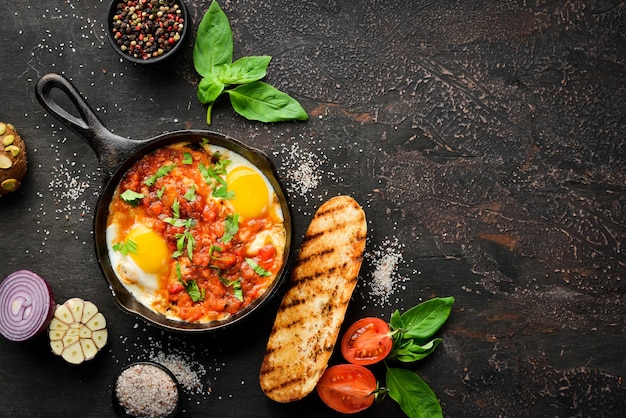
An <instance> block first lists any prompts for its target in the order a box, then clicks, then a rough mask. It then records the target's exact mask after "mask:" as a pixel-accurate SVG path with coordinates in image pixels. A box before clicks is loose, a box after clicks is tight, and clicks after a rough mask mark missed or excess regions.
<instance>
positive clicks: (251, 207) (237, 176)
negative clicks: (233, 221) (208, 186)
mask: <svg viewBox="0 0 626 418" xmlns="http://www.w3.org/2000/svg"><path fill="white" fill-rule="evenodd" d="M226 182H227V183H228V189H229V190H231V191H233V192H235V198H234V199H231V200H230V202H231V203H232V205H233V207H234V208H235V212H237V213H238V214H239V215H241V216H243V217H244V218H258V217H259V216H261V215H263V214H264V213H265V212H266V211H267V206H268V205H269V191H268V189H267V184H266V183H265V180H263V178H262V177H261V175H260V174H259V173H257V172H256V171H255V170H253V169H252V168H250V167H246V166H237V167H235V168H233V169H232V170H231V171H229V172H228V174H227V175H226Z"/></svg>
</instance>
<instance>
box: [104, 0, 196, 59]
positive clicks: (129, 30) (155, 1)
mask: <svg viewBox="0 0 626 418" xmlns="http://www.w3.org/2000/svg"><path fill="white" fill-rule="evenodd" d="M189 27H190V25H189V24H188V11H187V7H186V6H185V3H184V2H183V1H182V0H113V2H112V3H111V6H110V7H109V13H108V16H107V33H108V38H109V41H110V43H111V45H112V46H113V49H114V50H115V51H116V52H117V53H118V54H119V55H120V56H121V57H122V58H124V59H126V60H128V61H131V62H134V63H137V64H154V63H157V62H162V61H163V60H165V59H167V58H169V57H171V56H172V55H174V54H175V52H176V51H177V50H178V49H180V47H181V45H182V44H183V43H184V41H185V39H186V38H187V34H188V33H189Z"/></svg>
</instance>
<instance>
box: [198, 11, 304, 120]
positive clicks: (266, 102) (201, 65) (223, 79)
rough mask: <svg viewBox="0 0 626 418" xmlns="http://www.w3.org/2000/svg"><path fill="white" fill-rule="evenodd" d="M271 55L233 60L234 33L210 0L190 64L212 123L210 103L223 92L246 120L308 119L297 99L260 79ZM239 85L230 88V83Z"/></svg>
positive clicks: (199, 96) (208, 117)
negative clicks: (196, 73)
mask: <svg viewBox="0 0 626 418" xmlns="http://www.w3.org/2000/svg"><path fill="white" fill-rule="evenodd" d="M271 59H272V57H270V56H265V55H263V56H249V57H243V58H240V59H238V60H236V61H234V62H233V33H232V30H231V27H230V23H229V21H228V17H227V16H226V14H225V13H224V11H223V10H222V8H221V7H220V6H219V4H218V3H217V1H215V0H214V1H212V2H211V5H210V6H209V10H208V11H207V12H206V13H205V15H204V17H203V18H202V21H201V22H200V25H199V26H198V33H197V36H196V41H195V44H194V48H193V64H194V67H195V69H196V71H197V72H198V74H200V75H201V76H202V80H200V83H199V84H198V99H199V100H200V103H202V104H206V105H208V108H207V124H209V125H210V124H211V111H212V109H213V104H214V103H215V101H216V100H217V98H218V97H219V96H221V95H222V94H223V93H225V94H228V96H229V97H230V101H231V104H232V106H233V109H235V111H236V112H237V113H239V114H240V115H242V116H243V117H245V118H247V119H249V120H257V121H260V122H280V121H288V120H307V119H308V118H309V116H308V115H307V113H306V111H305V110H304V109H303V108H302V106H301V105H300V103H298V101H297V100H295V99H294V98H292V97H291V96H289V95H288V94H286V93H284V92H282V91H280V90H278V89H277V88H275V87H273V86H271V85H269V84H267V83H264V82H262V81H260V80H261V79H262V78H264V77H265V75H266V72H267V67H268V66H269V63H270V60H271ZM235 85H236V86H238V87H235V88H231V87H232V86H235Z"/></svg>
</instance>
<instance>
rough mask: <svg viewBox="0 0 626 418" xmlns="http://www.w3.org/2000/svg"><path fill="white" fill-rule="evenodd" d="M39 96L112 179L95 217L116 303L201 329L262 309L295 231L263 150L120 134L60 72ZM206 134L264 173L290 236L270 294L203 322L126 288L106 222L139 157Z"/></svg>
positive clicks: (183, 136)
mask: <svg viewBox="0 0 626 418" xmlns="http://www.w3.org/2000/svg"><path fill="white" fill-rule="evenodd" d="M55 89H56V90H59V91H60V92H61V93H63V94H64V95H65V96H66V97H67V98H69V99H70V100H71V101H72V103H73V104H74V106H75V107H76V110H77V111H78V113H79V114H80V117H76V116H74V115H73V114H71V113H70V112H68V111H67V110H65V109H64V108H63V107H62V106H61V105H59V104H58V103H57V101H55V99H54V97H53V91H55ZM35 94H36V96H37V99H38V100H39V102H40V103H41V105H42V107H43V108H44V109H46V110H47V111H48V112H49V113H51V114H52V115H53V116H55V117H56V118H57V119H59V120H60V121H61V122H62V123H63V124H65V125H66V126H67V127H69V128H70V129H72V130H73V131H74V132H76V133H77V134H78V135H79V136H80V137H81V138H82V139H84V140H85V141H86V142H87V143H88V144H89V145H90V146H91V148H92V149H93V150H94V151H95V153H96V155H97V156H98V159H99V160H100V165H101V167H102V169H104V170H105V172H106V174H107V177H108V183H107V185H106V187H105V188H104V190H103V193H102V195H101V196H100V200H99V202H98V205H97V208H96V213H95V218H94V231H95V244H96V253H97V256H98V262H99V264H100V267H101V269H102V271H103V273H104V276H105V278H106V279H107V281H108V283H109V289H110V290H111V292H112V294H113V297H114V299H115V301H116V302H117V304H118V305H119V307H120V308H122V310H123V311H125V312H127V313H130V314H133V315H136V316H139V317H140V318H143V319H144V320H146V321H148V322H149V323H152V324H154V325H156V326H158V327H160V328H163V329H166V330H171V331H181V332H193V333H201V332H208V331H213V330H217V329H222V328H224V327H226V326H228V325H232V324H234V323H236V322H238V321H239V320H241V319H243V318H244V317H247V316H249V315H251V314H252V313H253V312H255V311H257V310H258V309H259V307H260V306H261V305H263V304H264V303H265V302H267V301H268V300H269V299H270V298H271V297H272V296H273V295H274V294H275V293H276V291H277V290H278V288H279V287H280V284H281V283H282V282H283V281H284V278H285V276H286V273H287V261H288V259H289V254H290V248H291V241H292V233H293V230H292V227H291V210H290V207H289V205H288V202H287V198H286V195H285V193H284V191H283V188H282V186H281V184H280V182H279V180H278V175H277V173H276V169H275V167H274V165H273V164H272V162H271V160H270V159H269V158H268V157H267V156H266V155H265V154H264V153H263V152H261V151H259V150H257V149H254V148H252V147H250V146H247V145H245V144H243V143H242V142H240V141H237V140H235V139H233V138H230V137H227V136H225V135H222V134H219V133H215V132H211V131H205V130H182V131H174V132H169V133H165V134H162V135H159V136H156V137H154V138H150V139H143V140H133V139H127V138H124V137H121V136H119V135H115V134H113V133H112V132H110V131H109V130H108V129H106V128H105V127H104V125H103V124H102V122H101V121H100V120H99V119H98V117H97V116H96V114H95V113H94V111H93V110H92V109H91V108H90V107H89V105H88V104H87V102H86V101H85V100H84V99H83V98H82V96H81V94H80V93H79V92H78V90H76V88H75V87H74V85H73V84H72V83H70V82H69V81H68V80H67V79H66V78H64V77H63V76H61V75H59V74H54V73H51V74H46V75H44V76H42V77H41V78H40V79H39V80H38V82H37V85H36V87H35ZM57 97H59V96H57ZM205 138H206V139H207V140H208V142H209V144H213V145H217V146H222V147H224V148H227V149H230V150H232V151H234V152H236V153H238V154H240V155H243V156H244V157H245V158H247V159H248V160H250V161H251V162H252V163H253V164H254V165H256V166H257V167H258V168H259V169H260V170H261V171H262V172H263V173H264V174H265V176H266V177H267V178H268V179H269V181H270V183H271V184H272V186H273V187H274V190H275V192H276V194H277V196H278V198H279V200H280V204H281V209H282V212H283V217H284V221H285V230H286V232H287V237H286V246H285V262H284V263H283V266H282V267H281V269H280V271H279V272H278V274H277V277H276V280H275V281H274V283H273V284H272V285H271V286H270V288H268V289H267V291H266V292H265V294H264V295H262V296H261V297H260V298H259V299H257V300H256V301H254V302H253V303H252V304H250V305H249V306H247V307H246V308H244V309H243V310H242V311H240V312H239V313H237V314H234V315H231V316H230V317H229V318H227V319H225V320H222V321H213V322H209V323H204V324H200V323H188V322H182V321H176V320H172V319H168V318H166V317H165V316H163V315H161V314H158V313H156V312H154V311H152V310H150V309H149V308H147V307H145V306H144V305H142V304H141V303H139V302H138V301H137V300H136V299H135V298H134V297H133V296H132V295H131V294H130V293H129V292H128V291H127V290H126V288H125V287H124V285H123V284H122V283H121V282H120V281H119V280H118V278H117V276H116V275H115V272H114V271H113V268H112V267H111V263H110V260H109V255H108V250H107V244H106V221H107V216H108V212H109V204H110V203H111V199H112V197H113V193H114V191H115V188H116V187H117V185H118V183H119V182H120V180H121V179H122V176H123V175H124V173H125V172H126V171H127V170H128V169H130V167H131V166H132V165H133V164H134V163H135V161H137V160H138V159H140V158H141V157H142V156H144V155H145V154H147V153H149V152H151V151H154V150H156V149H157V148H160V147H163V146H166V145H170V144H175V143H179V142H190V143H197V142H201V141H202V140H203V139H205Z"/></svg>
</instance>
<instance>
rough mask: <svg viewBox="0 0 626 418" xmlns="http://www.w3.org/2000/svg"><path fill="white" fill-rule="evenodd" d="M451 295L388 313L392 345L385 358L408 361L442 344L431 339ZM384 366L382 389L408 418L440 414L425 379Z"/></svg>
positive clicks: (436, 417)
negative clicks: (405, 309) (384, 377)
mask: <svg viewBox="0 0 626 418" xmlns="http://www.w3.org/2000/svg"><path fill="white" fill-rule="evenodd" d="M453 303H454V297H452V296H450V297H447V298H433V299H430V300H427V301H425V302H422V303H420V304H419V305H416V306H414V307H412V308H411V309H409V310H408V311H406V312H405V313H403V314H400V311H398V310H397V309H396V311H395V312H394V313H393V314H392V315H391V320H390V321H389V327H390V330H391V338H392V339H393V347H392V349H391V353H389V356H388V357H387V359H388V360H396V361H399V362H403V363H410V362H414V361H418V360H421V359H423V358H424V357H426V356H428V355H429V354H431V353H432V352H433V351H434V350H435V348H437V346H438V345H439V343H441V341H442V340H441V338H433V336H434V335H435V333H437V331H439V329H441V327H442V326H443V324H445V323H446V321H447V320H448V317H449V316H450V312H451V311H452V304H453ZM385 366H386V369H387V370H386V371H387V374H386V380H385V384H386V386H387V387H386V388H385V389H384V391H385V392H386V393H388V394H389V397H390V398H391V399H393V400H394V401H396V402H397V403H398V405H400V409H402V411H403V412H404V413H405V414H406V415H407V416H408V417H410V418H423V417H429V418H439V417H443V412H442V410H441V405H440V404H439V401H438V400H437V395H435V393H434V392H433V391H432V389H431V388H430V387H429V386H428V384H427V383H426V382H424V380H423V379H422V378H421V377H419V375H417V374H416V373H413V372H412V371H409V370H405V369H401V368H395V367H389V365H388V363H387V361H385Z"/></svg>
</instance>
